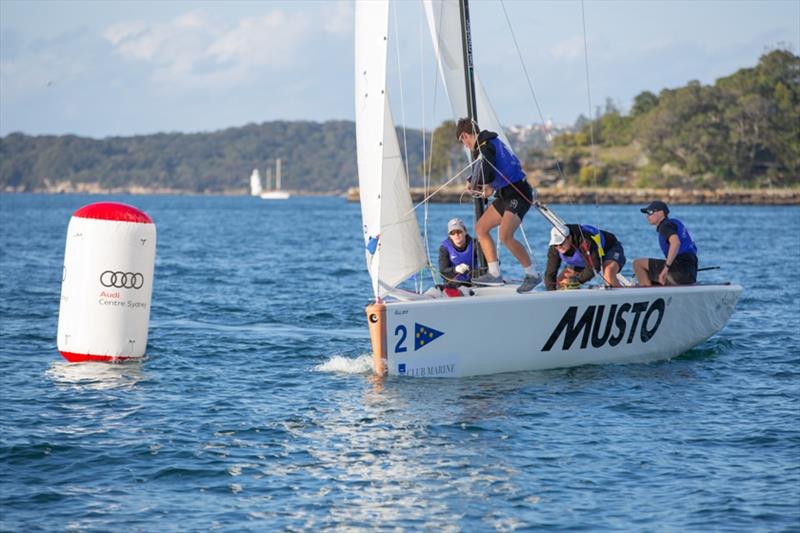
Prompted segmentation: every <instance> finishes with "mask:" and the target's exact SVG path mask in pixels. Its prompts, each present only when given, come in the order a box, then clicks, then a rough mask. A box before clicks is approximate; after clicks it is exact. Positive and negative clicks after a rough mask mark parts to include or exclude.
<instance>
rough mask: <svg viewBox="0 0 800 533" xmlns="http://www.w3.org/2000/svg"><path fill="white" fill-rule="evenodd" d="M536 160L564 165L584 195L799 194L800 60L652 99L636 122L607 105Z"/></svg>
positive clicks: (767, 59)
mask: <svg viewBox="0 0 800 533" xmlns="http://www.w3.org/2000/svg"><path fill="white" fill-rule="evenodd" d="M592 138H593V139H594V144H595V153H594V156H593V154H592V150H591V140H592ZM536 155H539V157H540V158H543V159H544V158H546V157H547V156H549V157H550V158H555V159H558V160H559V161H561V162H562V168H563V169H564V170H565V175H566V180H565V181H566V182H567V184H570V185H577V186H589V185H594V184H595V183H596V184H597V185H598V186H616V187H621V186H622V187H624V186H636V187H674V188H682V189H715V188H719V187H723V186H742V187H797V186H798V185H800V58H798V56H796V55H794V54H793V53H791V52H789V51H786V50H775V51H772V52H770V53H768V54H765V55H764V56H762V57H761V59H760V61H759V63H758V65H756V66H755V67H754V68H745V69H741V70H739V71H737V72H735V73H734V74H732V75H730V76H727V77H724V78H721V79H718V80H717V81H716V83H715V84H714V85H707V86H706V85H701V84H700V83H699V82H696V81H693V82H690V83H689V84H688V85H686V86H685V87H680V88H677V89H664V90H663V91H661V93H660V94H658V95H655V94H653V93H652V92H649V91H645V92H643V93H641V94H639V95H638V96H637V97H636V98H635V100H634V105H633V108H632V109H631V111H630V113H628V114H623V113H622V112H620V110H618V109H617V108H616V107H615V106H614V105H613V104H612V103H610V102H608V103H607V104H606V109H605V112H604V113H603V114H602V115H601V116H599V117H598V118H596V119H595V120H593V121H591V122H589V123H587V124H585V125H584V126H583V127H582V128H581V129H580V130H579V131H577V132H575V133H569V134H564V135H561V136H559V137H557V138H555V139H554V141H553V146H552V149H551V151H549V152H544V153H539V154H536ZM551 174H552V172H551ZM551 179H552V178H551ZM560 179H562V180H563V179H564V178H560Z"/></svg>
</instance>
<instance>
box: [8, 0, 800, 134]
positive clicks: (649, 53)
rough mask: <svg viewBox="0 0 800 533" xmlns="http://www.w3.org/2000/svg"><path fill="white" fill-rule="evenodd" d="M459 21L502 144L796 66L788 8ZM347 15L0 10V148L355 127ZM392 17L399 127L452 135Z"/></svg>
mask: <svg viewBox="0 0 800 533" xmlns="http://www.w3.org/2000/svg"><path fill="white" fill-rule="evenodd" d="M470 10H471V19H472V32H473V36H472V40H473V48H474V55H475V65H476V69H477V71H478V72H479V74H480V76H481V78H482V81H483V84H484V86H485V87H486V90H487V92H488V94H489V96H490V99H491V101H492V103H493V105H494V107H495V110H496V112H497V114H498V116H499V118H500V121H501V122H502V123H503V124H504V125H506V126H511V125H524V124H531V123H537V122H541V121H542V119H551V120H553V121H554V122H556V123H562V124H572V123H574V121H575V119H576V118H577V117H578V116H579V115H581V114H583V115H586V116H588V115H590V114H592V109H593V108H596V107H597V106H598V105H600V106H603V105H604V104H605V102H606V99H609V98H610V99H611V100H612V101H613V102H614V103H615V104H616V105H617V106H618V107H620V108H622V109H623V110H628V109H630V106H631V103H632V100H633V98H634V97H635V96H636V95H637V94H639V93H641V92H642V91H645V90H649V91H652V92H654V93H656V94H657V93H658V92H659V91H661V90H662V89H665V88H675V87H680V86H682V85H685V84H686V83H687V82H689V81H691V80H699V81H700V82H701V83H703V84H711V83H713V82H714V81H715V80H716V79H717V78H720V77H723V76H727V75H729V74H731V73H733V72H735V71H736V70H738V69H740V68H747V67H753V66H755V65H756V63H757V62H758V58H759V57H760V56H761V55H762V54H764V53H765V52H768V51H770V50H773V49H775V48H788V49H789V50H791V51H792V52H794V53H795V54H798V53H800V51H799V48H800V0H757V1H750V0H713V1H707V0H687V1H682V0H671V1H657V0H648V1H643V0H628V1H608V0H586V1H585V2H584V3H583V4H582V3H581V2H580V1H578V0H561V1H545V0H536V1H532V0H503V1H502V2H501V1H500V0H472V2H471V3H470ZM353 12H354V5H353V2H351V1H338V0H318V1H306V0H295V1H279V0H275V1H257V0H249V1H224V2H223V1H212V0H206V1H197V0H185V1H153V0H149V1H140V0H137V1H134V2H130V1H114V2H101V1H99V0H92V1H70V0H59V1H48V0H39V1H29V0H24V1H17V0H0V136H5V135H8V134H9V133H12V132H23V133H26V134H29V135H61V134H75V135H80V136H87V137H93V138H103V137H109V136H129V135H141V134H152V133H157V132H186V133H194V132H208V131H216V130H221V129H225V128H229V127H239V126H243V125H245V124H248V123H261V122H267V121H273V120H308V121H318V122H322V121H326V120H353V118H354V96H353V86H354V83H353V62H354V51H353V22H354V14H353ZM391 12H392V14H393V18H392V20H391V21H390V27H391V33H390V42H391V43H392V48H391V50H390V56H391V61H390V65H389V69H388V71H389V77H390V85H389V87H390V95H391V98H392V102H393V110H394V115H395V117H396V121H397V122H398V123H405V124H406V125H408V126H410V127H415V128H419V127H425V128H434V127H436V126H437V125H438V124H439V123H440V122H441V121H442V120H446V119H450V118H452V117H450V116H449V106H448V105H447V104H446V102H445V97H444V93H443V92H442V88H441V82H437V81H436V80H435V77H434V74H435V64H434V62H433V61H434V59H433V56H432V52H431V47H430V43H429V41H430V38H429V34H428V30H427V27H426V26H425V22H424V17H423V16H422V11H421V8H420V6H419V5H418V3H417V2H413V1H411V0H403V1H398V2H395V4H394V5H393V7H392V9H391ZM582 12H583V13H582ZM584 20H585V28H586V33H585V37H586V40H585V41H584V30H583V28H584ZM508 21H510V24H509V22H508ZM512 35H513V37H512ZM514 37H515V38H516V43H515V39H514ZM584 44H585V46H584ZM517 49H519V53H518V52H517ZM584 50H586V51H588V69H587V62H586V55H585V54H584ZM526 70H527V74H528V77H529V78H530V82H531V84H530V85H529V84H528V77H526V74H525V72H526ZM587 71H588V87H589V89H588V90H587ZM531 87H532V89H533V90H531ZM590 100H591V102H592V105H591V106H590V105H589V101H590ZM537 104H538V105H537ZM400 106H402V109H401V110H400V111H398V108H399V107H400Z"/></svg>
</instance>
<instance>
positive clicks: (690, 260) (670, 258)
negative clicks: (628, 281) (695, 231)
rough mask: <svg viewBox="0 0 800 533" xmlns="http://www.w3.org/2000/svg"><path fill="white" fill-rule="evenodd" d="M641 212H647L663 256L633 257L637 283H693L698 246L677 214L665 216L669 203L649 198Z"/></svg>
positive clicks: (647, 285)
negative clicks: (673, 216)
mask: <svg viewBox="0 0 800 533" xmlns="http://www.w3.org/2000/svg"><path fill="white" fill-rule="evenodd" d="M641 212H642V213H644V214H646V215H647V223H648V224H650V225H652V226H655V227H656V231H658V244H659V245H660V246H661V251H662V252H664V257H665V259H655V258H652V257H649V258H648V257H640V258H639V259H634V261H633V272H634V273H635V274H636V278H637V279H638V280H639V285H642V286H645V287H649V286H650V285H692V284H693V283H694V282H695V281H696V280H697V246H696V245H695V244H694V241H693V240H692V236H691V235H690V234H689V230H688V229H686V226H685V225H684V224H683V222H681V221H680V220H678V219H677V218H670V217H668V215H669V207H668V206H667V204H665V203H664V202H662V201H659V200H655V201H652V202H650V204H649V205H648V206H647V207H643V208H642V209H641Z"/></svg>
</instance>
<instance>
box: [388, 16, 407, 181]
mask: <svg viewBox="0 0 800 533" xmlns="http://www.w3.org/2000/svg"><path fill="white" fill-rule="evenodd" d="M392 18H393V19H394V35H395V39H394V41H395V45H394V50H395V54H396V55H397V81H398V85H399V86H400V115H401V118H402V120H403V154H404V156H405V161H404V163H405V168H406V181H410V180H411V175H410V174H409V173H408V139H407V138H406V106H405V100H404V94H403V68H402V64H401V63H400V30H399V28H398V26H397V2H392Z"/></svg>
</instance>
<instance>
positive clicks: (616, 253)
mask: <svg viewBox="0 0 800 533" xmlns="http://www.w3.org/2000/svg"><path fill="white" fill-rule="evenodd" d="M606 261H614V262H615V263H616V264H618V265H619V270H620V272H622V267H624V266H625V263H626V262H627V259H625V250H624V249H623V248H622V245H621V244H620V243H617V244H615V245H614V246H612V247H611V248H609V249H608V250H605V255H604V256H603V264H604V265H605V263H606Z"/></svg>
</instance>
